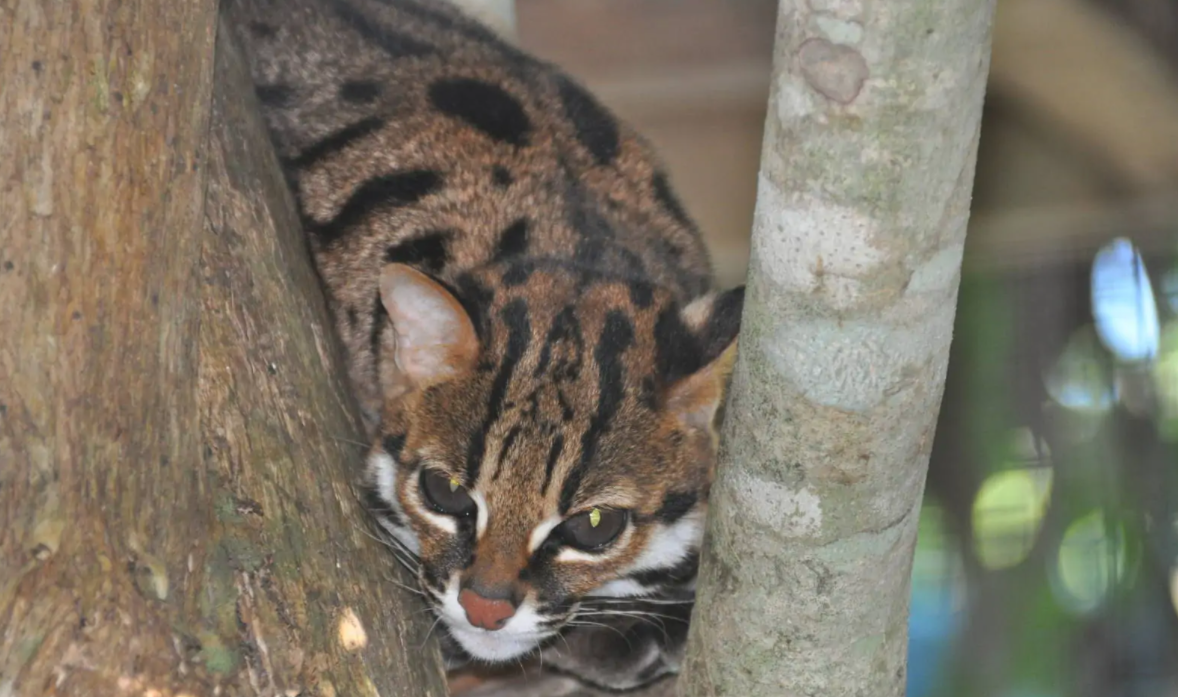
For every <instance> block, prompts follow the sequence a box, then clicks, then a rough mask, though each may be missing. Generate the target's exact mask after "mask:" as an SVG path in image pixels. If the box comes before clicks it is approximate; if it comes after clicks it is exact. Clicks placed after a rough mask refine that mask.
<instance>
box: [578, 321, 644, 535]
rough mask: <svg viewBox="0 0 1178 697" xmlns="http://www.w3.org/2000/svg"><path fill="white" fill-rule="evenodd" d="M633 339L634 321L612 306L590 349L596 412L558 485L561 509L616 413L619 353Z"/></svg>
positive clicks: (620, 392) (622, 389)
mask: <svg viewBox="0 0 1178 697" xmlns="http://www.w3.org/2000/svg"><path fill="white" fill-rule="evenodd" d="M633 343H634V325H633V324H632V323H631V322H630V319H629V318H628V317H626V315H625V314H624V313H623V312H621V311H620V310H611V311H610V312H609V314H607V315H606V316H605V325H604V326H603V327H602V330H601V338H600V339H599V340H598V342H597V348H596V349H594V351H593V358H594V360H596V361H597V370H598V374H599V382H600V384H599V385H598V397H597V413H596V414H594V415H593V418H592V419H591V420H590V422H589V428H587V429H586V430H585V435H583V436H582V437H581V460H580V462H578V463H577V465H576V467H574V468H573V470H572V472H570V473H569V476H568V478H567V479H565V481H564V486H562V487H561V489H560V511H561V513H562V514H564V513H567V512H568V510H569V508H570V507H571V506H572V503H573V497H574V496H575V495H576V493H577V489H579V488H580V486H581V481H582V480H583V479H584V478H585V473H586V471H587V470H588V469H589V465H590V464H591V463H592V462H593V459H594V458H595V457H596V455H597V445H598V441H599V440H600V439H601V434H602V433H603V432H605V430H606V429H607V428H609V424H610V421H612V420H613V417H614V414H616V413H617V411H618V407H620V406H621V404H622V399H623V398H624V397H625V394H626V386H625V377H626V368H625V366H624V365H623V364H622V356H623V354H625V352H626V349H627V348H629V347H630V346H631V345H632V344H633Z"/></svg>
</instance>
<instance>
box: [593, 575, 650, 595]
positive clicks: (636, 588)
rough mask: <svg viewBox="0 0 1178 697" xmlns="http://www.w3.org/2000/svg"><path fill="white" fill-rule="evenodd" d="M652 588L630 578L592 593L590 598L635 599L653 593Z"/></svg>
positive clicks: (616, 581)
mask: <svg viewBox="0 0 1178 697" xmlns="http://www.w3.org/2000/svg"><path fill="white" fill-rule="evenodd" d="M651 590H652V589H650V588H647V587H646V586H644V585H642V584H641V583H639V582H637V581H635V580H634V579H630V578H619V579H615V580H613V581H610V582H609V583H606V584H605V585H603V586H601V587H600V588H598V589H596V590H594V591H591V592H590V593H589V595H590V596H595V597H598V598H633V597H637V596H642V595H648V594H650V593H651Z"/></svg>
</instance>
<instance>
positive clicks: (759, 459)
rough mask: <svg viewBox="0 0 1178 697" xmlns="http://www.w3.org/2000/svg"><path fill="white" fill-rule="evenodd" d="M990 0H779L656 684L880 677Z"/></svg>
mask: <svg viewBox="0 0 1178 697" xmlns="http://www.w3.org/2000/svg"><path fill="white" fill-rule="evenodd" d="M993 10H994V3H993V0H905V1H902V2H896V1H892V0H888V1H885V0H810V1H809V2H797V1H795V0H782V3H781V6H780V10H779V17H778V23H777V48H776V52H775V54H776V55H775V57H774V79H773V84H772V91H771V95H770V104H769V115H768V118H767V123H766V129H765V141H764V147H763V151H762V162H761V174H760V183H759V190H758V196H757V213H756V218H755V224H754V230H753V240H752V258H751V262H750V268H749V282H748V296H747V299H746V304H745V312H744V320H743V327H742V334H741V339H740V357H739V359H738V362H737V367H736V370H735V373H734V378H733V385H732V392H731V397H730V401H729V404H728V410H727V417H726V421H725V426H724V432H723V446H722V454H721V462H720V466H719V469H718V473H717V480H716V484H715V487H714V489H713V492H712V498H711V501H712V504H711V510H710V514H709V521H708V532H707V540H706V543H705V549H704V555H703V568H702V571H701V576H700V584H699V600H698V603H697V605H696V608H695V613H694V615H693V619H692V628H691V643H690V646H689V654H688V660H687V665H686V670H685V673H684V675H683V677H682V678H681V679H680V684H679V691H680V693H681V695H684V696H685V697H703V696H705V695H706V696H708V697H712V696H718V695H732V696H734V697H748V696H752V695H766V696H769V695H772V696H773V697H779V696H781V697H787V696H788V697H802V696H810V695H815V696H816V695H821V696H822V697H839V696H842V695H863V696H870V697H881V696H899V695H902V694H903V691H904V684H905V665H906V664H905V654H906V644H907V617H908V599H909V582H910V572H911V564H912V553H913V549H914V546H915V541H916V529H917V519H918V516H919V511H920V501H921V495H922V492H923V488H924V478H925V472H926V469H927V465H928V456H929V450H930V447H931V445H932V437H933V430H934V426H935V423H936V418H937V412H938V409H939V406H940V401H941V394H942V389H943V385H944V378H945V368H946V363H947V360H948V355H949V342H950V337H951V334H952V327H953V316H954V311H955V305H956V298H957V287H958V282H959V277H960V267H961V255H962V248H963V244H964V241H965V229H966V222H967V219H968V216H969V202H970V191H971V188H972V185H973V178H974V162H975V158H976V153H977V145H978V135H979V127H980V122H981V112H982V97H983V94H984V89H985V84H986V76H987V72H988V68H989V55H990V27H991V22H992V17H993Z"/></svg>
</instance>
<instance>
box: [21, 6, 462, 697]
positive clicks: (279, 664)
mask: <svg viewBox="0 0 1178 697" xmlns="http://www.w3.org/2000/svg"><path fill="white" fill-rule="evenodd" d="M0 25H2V26H4V27H5V29H4V31H3V34H0V52H2V55H0V58H2V60H0V69H2V74H0V84H2V87H0V124H2V127H3V129H4V134H3V137H2V138H0V210H3V211H5V219H4V223H2V224H0V297H2V298H3V299H4V302H3V303H0V327H3V332H0V627H3V631H2V632H0V694H3V695H8V694H19V695H21V696H22V697H28V696H31V695H39V694H61V695H117V694H136V695H139V694H158V695H165V696H166V695H181V694H189V695H205V694H225V695H236V694H260V695H281V694H306V695H336V694H339V695H375V694H378V693H379V694H381V695H386V696H388V695H405V696H408V695H413V696H414V697H417V696H421V695H430V696H434V697H441V696H442V695H445V689H444V687H443V686H442V685H443V682H442V668H441V665H440V661H439V660H438V658H437V653H436V651H433V650H431V649H430V647H429V646H428V644H426V643H425V639H426V627H425V626H423V621H424V616H423V615H422V614H421V613H416V612H414V610H415V609H416V606H415V605H414V604H413V603H411V602H409V601H408V599H407V598H406V596H405V594H404V593H403V592H402V591H401V590H400V589H399V588H398V587H397V585H396V584H395V583H394V582H393V581H392V580H391V579H390V576H391V575H393V574H396V573H397V572H396V570H395V568H394V563H393V560H392V557H391V555H390V554H388V553H387V552H386V551H385V550H383V549H382V548H381V546H380V545H379V544H378V543H376V542H375V541H374V540H373V539H372V538H371V537H369V535H368V534H367V525H368V522H367V520H366V518H365V516H364V514H363V513H362V512H361V510H360V507H359V505H358V504H357V499H356V496H355V491H354V488H353V482H354V480H355V476H356V473H357V472H358V468H359V466H360V461H361V458H362V454H363V446H362V445H359V441H360V440H361V438H360V436H359V430H358V422H357V420H356V418H355V411H354V409H353V407H352V406H351V403H350V401H349V399H348V398H347V396H346V392H345V390H344V386H343V383H342V382H341V380H340V379H339V378H337V377H336V376H339V375H342V372H341V370H340V366H339V365H338V363H339V361H338V358H337V355H338V354H337V350H336V345H335V341H334V339H333V338H332V335H331V334H330V331H329V329H328V327H329V326H330V325H329V324H328V318H327V312H326V308H325V306H324V303H323V301H322V298H321V294H320V291H319V287H318V283H317V280H316V277H315V274H314V271H313V269H312V267H311V265H310V261H309V258H308V255H307V251H306V249H305V244H304V241H303V239H302V236H301V231H300V227H299V223H298V218H297V216H296V215H295V213H294V209H293V202H292V201H291V198H290V196H289V194H288V193H287V191H286V188H285V186H284V184H283V178H282V175H281V174H280V172H279V169H278V164H277V161H276V159H275V157H274V155H273V153H272V150H271V148H270V145H269V141H268V139H267V137H266V135H265V132H264V131H263V129H262V125H261V123H260V120H259V118H258V117H257V111H256V108H255V105H254V103H253V100H254V97H253V96H252V90H251V89H250V86H249V83H248V81H247V79H246V76H245V72H244V66H243V65H242V64H241V62H240V60H239V59H238V57H237V54H236V52H235V51H234V50H232V47H231V46H229V45H226V44H225V43H224V42H223V41H221V40H223V39H225V38H226V37H228V34H227V33H226V32H224V31H222V32H221V33H220V37H219V40H216V41H215V37H217V31H216V29H217V17H216V3H215V2H212V1H211V0H202V1H193V2H175V3H158V2H147V1H145V0H141V1H130V0H122V1H121V2H115V1H114V0H107V1H105V2H104V1H102V0H99V1H98V2H88V3H81V2H64V1H63V2H53V3H13V2H9V3H4V4H2V5H0ZM215 43H216V46H214V44H215ZM214 49H215V50H214ZM214 55H215V59H214Z"/></svg>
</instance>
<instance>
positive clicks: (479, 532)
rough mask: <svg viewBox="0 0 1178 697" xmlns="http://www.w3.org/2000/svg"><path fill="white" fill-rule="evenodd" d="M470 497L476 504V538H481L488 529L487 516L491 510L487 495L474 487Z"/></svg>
mask: <svg viewBox="0 0 1178 697" xmlns="http://www.w3.org/2000/svg"><path fill="white" fill-rule="evenodd" d="M470 498H471V500H473V501H474V504H475V528H474V530H475V539H480V538H482V536H483V532H484V531H485V530H486V529H487V518H488V516H490V514H491V511H490V509H489V508H487V497H485V496H483V495H482V494H480V493H479V492H477V491H474V490H473V489H472V490H471V491H470Z"/></svg>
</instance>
